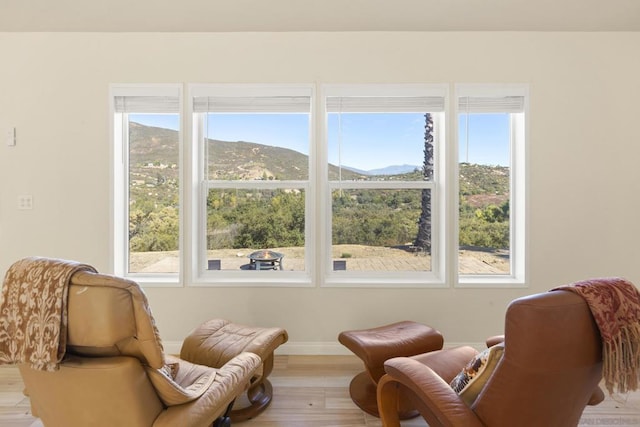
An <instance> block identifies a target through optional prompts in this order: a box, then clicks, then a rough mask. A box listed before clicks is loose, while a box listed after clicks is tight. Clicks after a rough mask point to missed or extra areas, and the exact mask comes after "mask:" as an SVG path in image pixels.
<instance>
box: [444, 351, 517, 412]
mask: <svg viewBox="0 0 640 427" xmlns="http://www.w3.org/2000/svg"><path fill="white" fill-rule="evenodd" d="M503 353H504V344H502V343H501V344H496V345H494V346H493V347H489V348H488V349H486V350H484V351H482V352H480V353H478V354H477V355H476V356H475V357H474V358H473V359H471V360H470V361H469V363H467V365H466V366H465V367H464V368H463V369H462V371H461V372H460V373H459V374H458V375H456V376H455V377H454V378H453V380H452V381H451V383H450V384H449V385H450V386H451V388H453V390H454V391H455V392H456V393H458V394H459V395H460V397H461V398H462V400H463V401H464V402H465V403H466V404H467V405H469V406H471V405H473V402H475V400H476V398H477V397H478V395H479V394H480V392H481V391H482V388H483V387H484V385H485V384H486V383H487V381H488V380H489V378H490V377H491V375H492V374H493V371H494V369H495V368H496V366H497V365H498V362H499V361H500V359H501V358H502V354H503Z"/></svg>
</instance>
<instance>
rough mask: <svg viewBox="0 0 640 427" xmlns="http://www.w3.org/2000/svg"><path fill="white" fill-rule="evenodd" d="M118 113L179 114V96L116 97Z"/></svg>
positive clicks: (115, 103) (115, 106)
mask: <svg viewBox="0 0 640 427" xmlns="http://www.w3.org/2000/svg"><path fill="white" fill-rule="evenodd" d="M114 109H115V112H116V113H179V112H180V98H179V97H177V96H115V97H114Z"/></svg>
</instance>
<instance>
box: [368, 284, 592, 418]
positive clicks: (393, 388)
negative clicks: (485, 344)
mask: <svg viewBox="0 0 640 427" xmlns="http://www.w3.org/2000/svg"><path fill="white" fill-rule="evenodd" d="M493 341H495V340H492V343H493ZM475 353H476V352H475V350H474V349H473V348H470V347H459V348H456V349H445V350H441V351H436V352H432V353H428V354H424V355H419V356H414V357H411V358H405V357H400V358H393V359H390V360H387V361H386V362H385V371H386V375H385V376H383V377H382V379H381V381H380V383H379V385H378V404H379V408H380V414H381V418H382V421H383V426H385V427H398V426H400V424H399V422H398V417H397V413H396V408H397V404H398V402H397V399H398V396H399V395H400V394H399V393H398V390H400V389H402V390H404V391H405V392H404V393H403V394H402V395H409V396H410V399H411V401H412V403H413V404H414V405H415V407H416V408H417V409H418V410H419V412H420V414H421V415H422V416H423V418H424V419H425V420H426V421H427V423H428V424H429V426H431V427H438V426H447V427H459V426H465V427H474V426H477V427H502V426H518V427H539V426H545V427H569V426H576V425H577V424H578V422H579V420H580V417H581V415H582V411H583V410H584V408H585V406H586V405H587V404H597V403H599V402H600V401H602V400H603V397H604V395H603V393H602V391H601V390H600V388H599V387H598V383H599V382H600V380H601V378H602V341H601V338H600V333H599V330H598V327H597V326H596V324H595V321H594V319H593V317H592V315H591V312H590V311H589V307H588V305H587V304H586V303H585V301H584V299H583V298H582V297H580V296H578V295H576V294H574V293H571V292H566V291H555V292H547V293H543V294H537V295H531V296H528V297H523V298H519V299H517V300H515V301H513V302H512V303H511V304H510V305H509V307H508V309H507V314H506V323H505V335H504V355H503V356H502V359H501V360H500V361H499V362H498V365H497V366H496V368H495V370H494V371H493V374H492V375H491V376H490V377H489V379H488V381H487V383H486V384H485V385H484V387H483V388H482V391H481V392H480V394H479V395H478V397H477V399H476V400H475V402H474V403H473V404H472V405H471V406H467V404H465V403H464V402H463V401H462V399H461V398H460V396H459V395H458V394H457V393H456V392H454V391H453V389H452V388H451V387H450V386H449V382H450V381H451V380H452V379H453V377H454V376H455V375H456V373H458V372H460V371H461V370H462V368H463V367H464V366H465V364H466V363H467V362H468V361H469V360H470V359H471V357H473V355H474V354H475Z"/></svg>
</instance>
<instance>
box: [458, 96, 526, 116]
mask: <svg viewBox="0 0 640 427" xmlns="http://www.w3.org/2000/svg"><path fill="white" fill-rule="evenodd" d="M458 112H460V113H467V112H468V113H522V112H524V96H500V97H489V96H461V97H460V98H458Z"/></svg>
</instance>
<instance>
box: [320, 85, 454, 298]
mask: <svg viewBox="0 0 640 427" xmlns="http://www.w3.org/2000/svg"><path fill="white" fill-rule="evenodd" d="M349 96H364V97H367V96H376V97H378V96H379V97H402V96H406V97H416V96H427V97H442V98H443V103H444V109H443V111H442V112H434V113H433V114H432V116H433V121H434V165H435V168H434V177H433V181H432V182H430V183H425V182H424V181H422V182H420V181H417V182H408V183H405V184H402V185H400V186H399V185H398V183H393V182H386V183H382V182H370V181H358V182H353V181H349V182H345V184H344V186H343V187H342V188H349V189H357V188H376V189H379V188H415V189H423V188H429V189H431V191H432V198H431V202H432V204H433V205H432V214H433V218H432V247H431V271H424V272H422V271H394V272H379V271H376V272H373V271H349V270H344V271H333V268H332V237H331V235H332V225H331V224H332V197H331V193H332V191H333V190H334V189H336V188H340V184H339V183H333V182H331V181H329V177H328V135H327V98H329V97H349ZM318 102H319V103H320V106H319V111H320V112H321V113H320V114H322V115H323V118H322V123H323V126H319V128H320V132H319V137H318V141H319V144H318V145H319V147H321V149H322V151H321V152H320V153H319V156H318V161H319V181H318V182H319V183H320V184H319V186H320V187H321V189H320V190H321V191H320V197H321V199H320V202H319V203H320V204H319V205H320V206H323V207H324V209H323V210H321V212H320V221H319V224H320V230H319V233H320V236H321V240H320V247H321V253H322V254H323V256H322V261H321V267H320V269H321V270H322V277H321V278H320V284H321V286H325V287H383V288H398V287H421V288H424V287H445V286H446V281H445V271H446V268H445V262H446V256H445V253H446V239H445V238H444V236H445V227H446V224H447V221H446V218H447V215H446V209H447V204H446V203H445V202H446V199H445V195H446V194H447V186H446V178H445V177H446V171H447V168H446V163H445V160H446V159H445V155H444V150H443V148H444V147H443V146H444V144H445V141H446V138H445V137H446V120H445V112H446V111H447V110H448V108H447V104H448V85H444V84H346V85H339V84H336V85H322V87H321V96H320V99H319V101H318ZM421 161H422V159H421Z"/></svg>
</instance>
